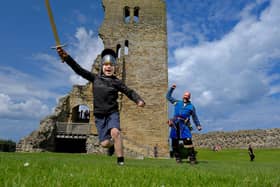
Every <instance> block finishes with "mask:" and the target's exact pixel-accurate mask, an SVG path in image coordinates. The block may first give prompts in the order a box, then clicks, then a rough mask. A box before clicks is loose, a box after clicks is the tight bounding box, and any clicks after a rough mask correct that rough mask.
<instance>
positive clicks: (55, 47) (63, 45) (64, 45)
mask: <svg viewBox="0 0 280 187" xmlns="http://www.w3.org/2000/svg"><path fill="white" fill-rule="evenodd" d="M66 46H67V44H61V45H56V46H53V47H51V49H57V48H59V47H61V48H62V47H66Z"/></svg>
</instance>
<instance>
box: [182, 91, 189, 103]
mask: <svg viewBox="0 0 280 187" xmlns="http://www.w3.org/2000/svg"><path fill="white" fill-rule="evenodd" d="M190 98H191V93H190V92H185V93H184V96H183V99H184V100H186V101H189V100H190Z"/></svg>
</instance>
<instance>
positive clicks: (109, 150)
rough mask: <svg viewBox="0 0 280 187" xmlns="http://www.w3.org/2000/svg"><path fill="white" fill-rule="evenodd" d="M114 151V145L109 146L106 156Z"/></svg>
mask: <svg viewBox="0 0 280 187" xmlns="http://www.w3.org/2000/svg"><path fill="white" fill-rule="evenodd" d="M114 152H115V147H114V146H111V147H109V148H108V150H107V155H108V156H112V155H113V154H114Z"/></svg>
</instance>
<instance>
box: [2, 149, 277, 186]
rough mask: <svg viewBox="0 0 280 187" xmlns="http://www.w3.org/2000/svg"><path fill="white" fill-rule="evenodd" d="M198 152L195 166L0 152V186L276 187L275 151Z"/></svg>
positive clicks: (98, 157)
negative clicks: (251, 158)
mask: <svg viewBox="0 0 280 187" xmlns="http://www.w3.org/2000/svg"><path fill="white" fill-rule="evenodd" d="M255 154H256V160H255V161H254V162H250V161H249V156H248V153H247V150H222V151H220V152H213V151H210V150H198V160H199V164H197V165H194V166H191V165H189V164H188V163H187V161H186V160H185V161H184V162H183V163H182V164H176V163H175V161H174V160H173V159H151V158H150V159H144V160H136V159H126V165H125V166H118V165H116V158H115V157H107V156H103V155H88V154H59V153H0V186H1V187H2V186H3V187H4V186H5V187H6V186H7V187H11V186H20V187H22V186H26V187H32V186H36V187H38V186H43V187H45V186H53V187H59V186H63V187H64V186H65V187H66V186H67V187H69V186H73V187H74V186H75V187H78V186H97V187H100V186H121V187H126V186H131V187H134V186H136V187H137V186H143V187H150V186H155V187H157V186H158V187H167V186H172V187H173V186H174V187H177V186H203V187H208V186H213V187H214V186H215V187H219V186H226V187H228V186H237V187H239V186H244V187H245V186H246V187H248V186H252V187H255V186H260V187H267V186H273V187H280V150H279V149H274V150H268V149H262V150H255Z"/></svg>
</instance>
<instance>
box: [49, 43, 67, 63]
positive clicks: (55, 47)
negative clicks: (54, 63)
mask: <svg viewBox="0 0 280 187" xmlns="http://www.w3.org/2000/svg"><path fill="white" fill-rule="evenodd" d="M65 46H67V45H66V44H61V45H56V46H54V47H51V49H57V48H59V47H60V48H62V47H65ZM59 57H60V59H61V62H62V63H64V59H63V58H62V57H61V56H59Z"/></svg>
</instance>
